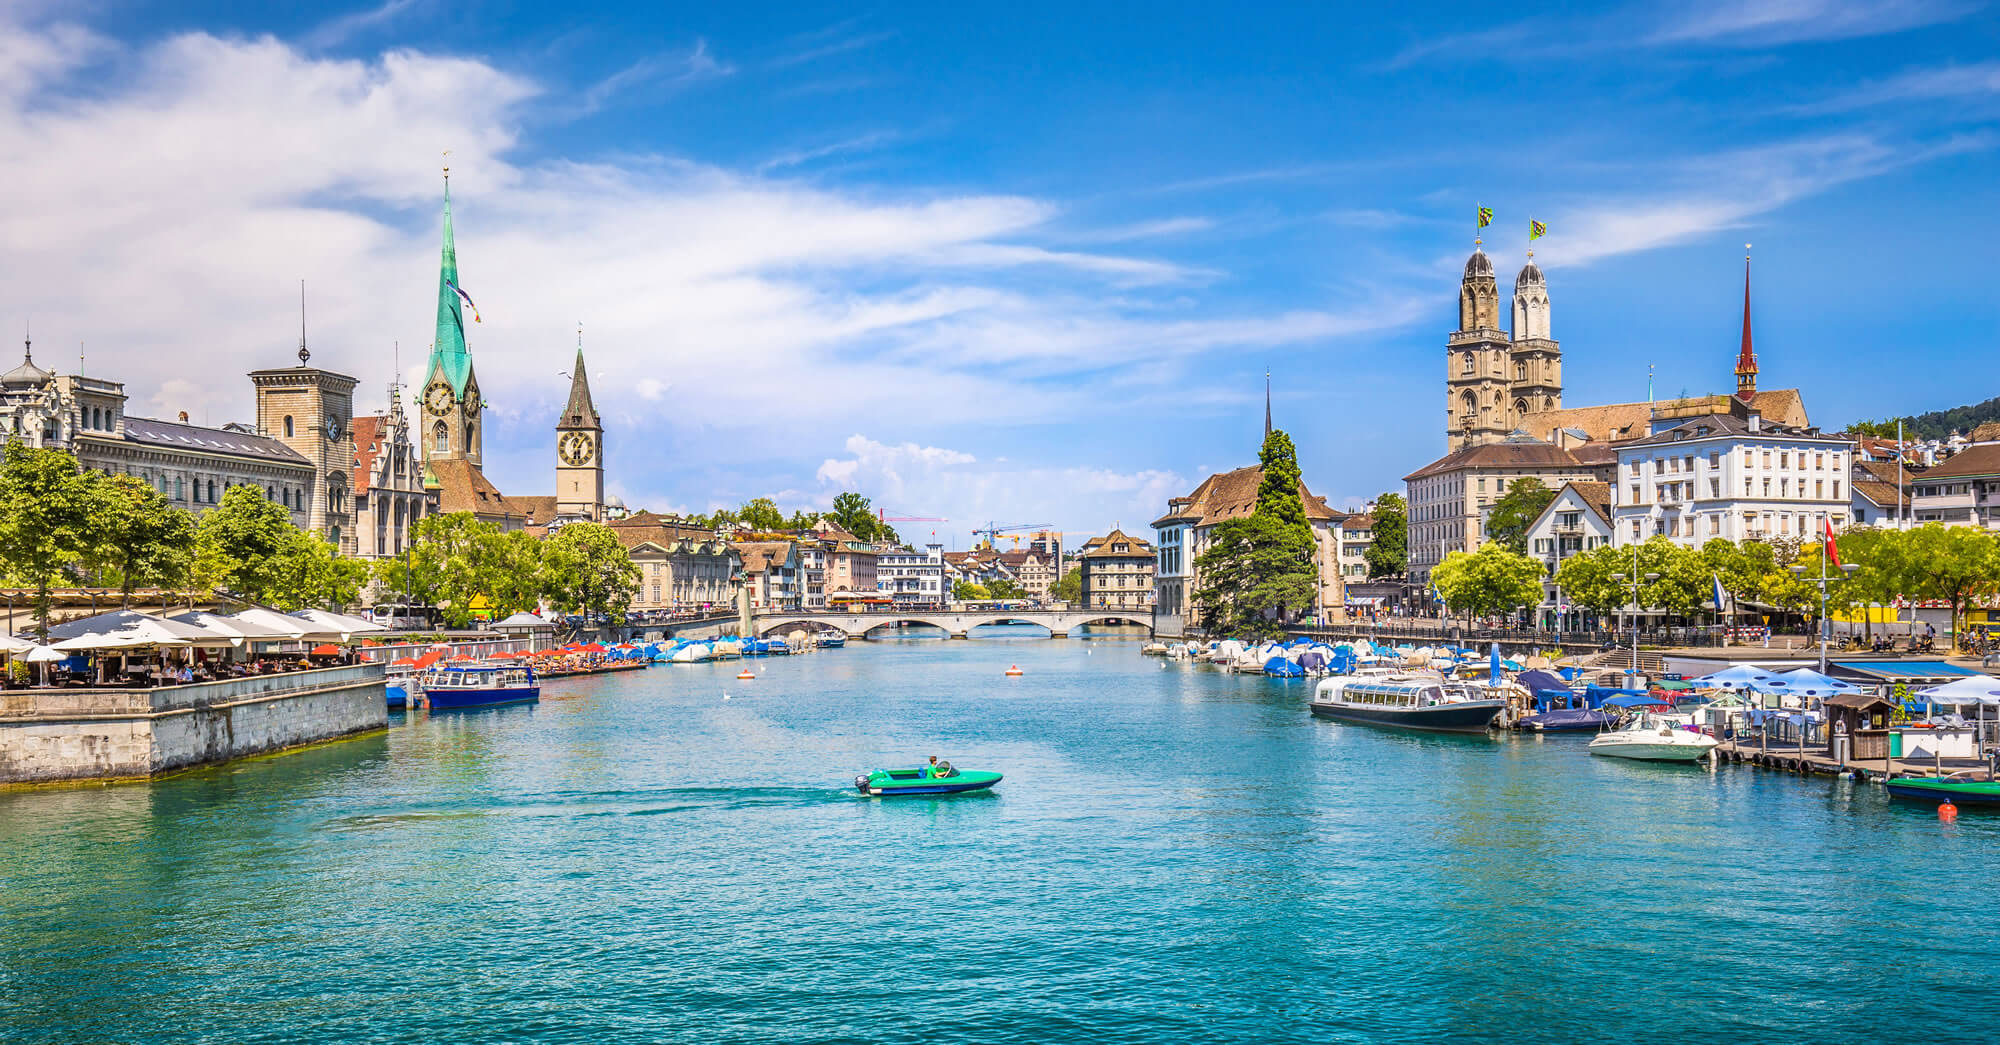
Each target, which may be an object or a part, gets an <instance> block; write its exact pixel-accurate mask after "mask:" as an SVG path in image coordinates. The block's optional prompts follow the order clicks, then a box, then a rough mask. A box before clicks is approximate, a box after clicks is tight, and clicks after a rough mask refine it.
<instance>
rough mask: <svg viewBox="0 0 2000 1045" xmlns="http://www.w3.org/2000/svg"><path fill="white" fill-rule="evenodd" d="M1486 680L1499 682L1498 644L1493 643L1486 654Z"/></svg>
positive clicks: (1497, 683) (1496, 683)
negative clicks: (1490, 649) (1490, 650)
mask: <svg viewBox="0 0 2000 1045" xmlns="http://www.w3.org/2000/svg"><path fill="white" fill-rule="evenodd" d="M1486 681H1488V682H1491V683H1493V684H1494V685H1496V686H1497V685H1499V684H1500V644H1499V643H1497V642H1496V643H1494V644H1493V649H1492V652H1490V653H1488V654H1487V655H1486Z"/></svg>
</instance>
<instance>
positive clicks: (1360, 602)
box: [1347, 595, 1382, 606]
mask: <svg viewBox="0 0 2000 1045" xmlns="http://www.w3.org/2000/svg"><path fill="white" fill-rule="evenodd" d="M1347 604H1348V605H1349V606H1380V605H1382V596H1380V595H1359V596H1356V595H1349V596H1348V597H1347Z"/></svg>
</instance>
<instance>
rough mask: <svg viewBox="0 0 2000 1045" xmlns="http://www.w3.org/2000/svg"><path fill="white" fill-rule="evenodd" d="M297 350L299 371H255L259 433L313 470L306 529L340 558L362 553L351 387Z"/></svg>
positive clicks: (352, 382) (349, 382) (253, 381)
mask: <svg viewBox="0 0 2000 1045" xmlns="http://www.w3.org/2000/svg"><path fill="white" fill-rule="evenodd" d="M311 358H312V357H311V354H310V353H308V352H307V351H306V348H305V345H303V344H301V345H300V346H299V365H298V366H295V367H283V368H278V369H272V370H255V371H252V372H251V374H250V382H251V384H252V385H254V386H255V387H256V389H257V431H258V434H259V435H262V436H264V437H265V438H269V439H276V440H278V441H279V442H282V443H284V444H285V445H286V446H289V447H291V448H292V450H293V451H295V452H297V453H298V454H299V456H301V457H304V458H305V459H306V460H307V462H309V463H310V464H311V465H312V467H313V477H314V489H313V491H312V493H311V494H310V495H309V496H308V497H307V499H306V505H307V507H306V529H307V530H310V531H311V532H313V533H317V534H319V535H320V536H322V537H325V538H326V539H327V541H329V542H330V543H331V544H332V545H333V546H334V547H335V548H337V549H339V550H340V553H341V554H343V555H355V554H358V553H359V551H360V540H359V539H358V538H357V536H356V534H355V530H354V494H353V489H354V488H353V483H352V480H351V479H350V476H351V474H352V469H353V467H354V429H353V418H354V386H355V383H356V382H355V380H354V378H351V377H349V376H347V375H346V374H336V373H334V372H332V371H330V370H321V369H319V368H318V367H314V366H310V365H308V364H309V363H310V361H311Z"/></svg>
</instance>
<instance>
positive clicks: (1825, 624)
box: [1792, 552, 1861, 675]
mask: <svg viewBox="0 0 2000 1045" xmlns="http://www.w3.org/2000/svg"><path fill="white" fill-rule="evenodd" d="M1860 568H1861V564H1860V563H1855V562H1844V563H1841V564H1840V572H1841V573H1844V574H1846V575H1847V576H1848V577H1852V576H1854V571H1856V570H1858V569H1860ZM1805 572H1806V568H1805V567H1803V566H1794V567H1792V576H1794V577H1804V576H1805ZM1844 579H1845V578H1842V577H1829V576H1827V573H1826V553H1824V552H1821V553H1820V557H1819V578H1818V579H1817V580H1807V581H1806V583H1807V584H1817V585H1819V673H1820V674H1822V675H1824V674H1826V640H1827V637H1828V636H1829V635H1830V634H1832V632H1833V628H1832V622H1830V621H1828V620H1827V619H1826V586H1827V584H1828V583H1829V582H1831V581H1835V580H1844Z"/></svg>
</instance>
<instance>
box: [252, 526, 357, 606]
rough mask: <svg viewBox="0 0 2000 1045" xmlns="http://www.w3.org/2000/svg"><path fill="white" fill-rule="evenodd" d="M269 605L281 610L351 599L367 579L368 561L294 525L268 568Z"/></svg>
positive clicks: (342, 604) (323, 604)
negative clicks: (271, 569)
mask: <svg viewBox="0 0 2000 1045" xmlns="http://www.w3.org/2000/svg"><path fill="white" fill-rule="evenodd" d="M272 581H273V584H272V587H271V590H270V591H269V592H268V595H267V597H268V599H269V601H270V603H271V605H273V606H276V607H277V608H279V609H281V610H298V609H304V608H306V607H308V606H320V607H326V608H337V607H342V606H346V605H348V604H349V603H352V602H353V601H354V600H355V599H356V598H358V597H360V595H361V586H362V585H363V584H365V583H367V581H368V564H367V563H364V562H362V561H361V560H359V559H349V558H346V557H344V556H342V555H341V554H340V551H339V550H338V549H336V548H335V547H334V546H333V545H332V543H331V542H329V541H327V540H326V539H325V538H324V537H321V536H320V535H318V534H316V533H305V532H303V531H301V530H297V529H294V530H293V531H292V537H291V539H290V541H289V542H288V547H287V548H286V549H285V552H284V554H282V555H281V556H279V558H278V560H277V562H276V564H275V568H274V569H273V571H272Z"/></svg>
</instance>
